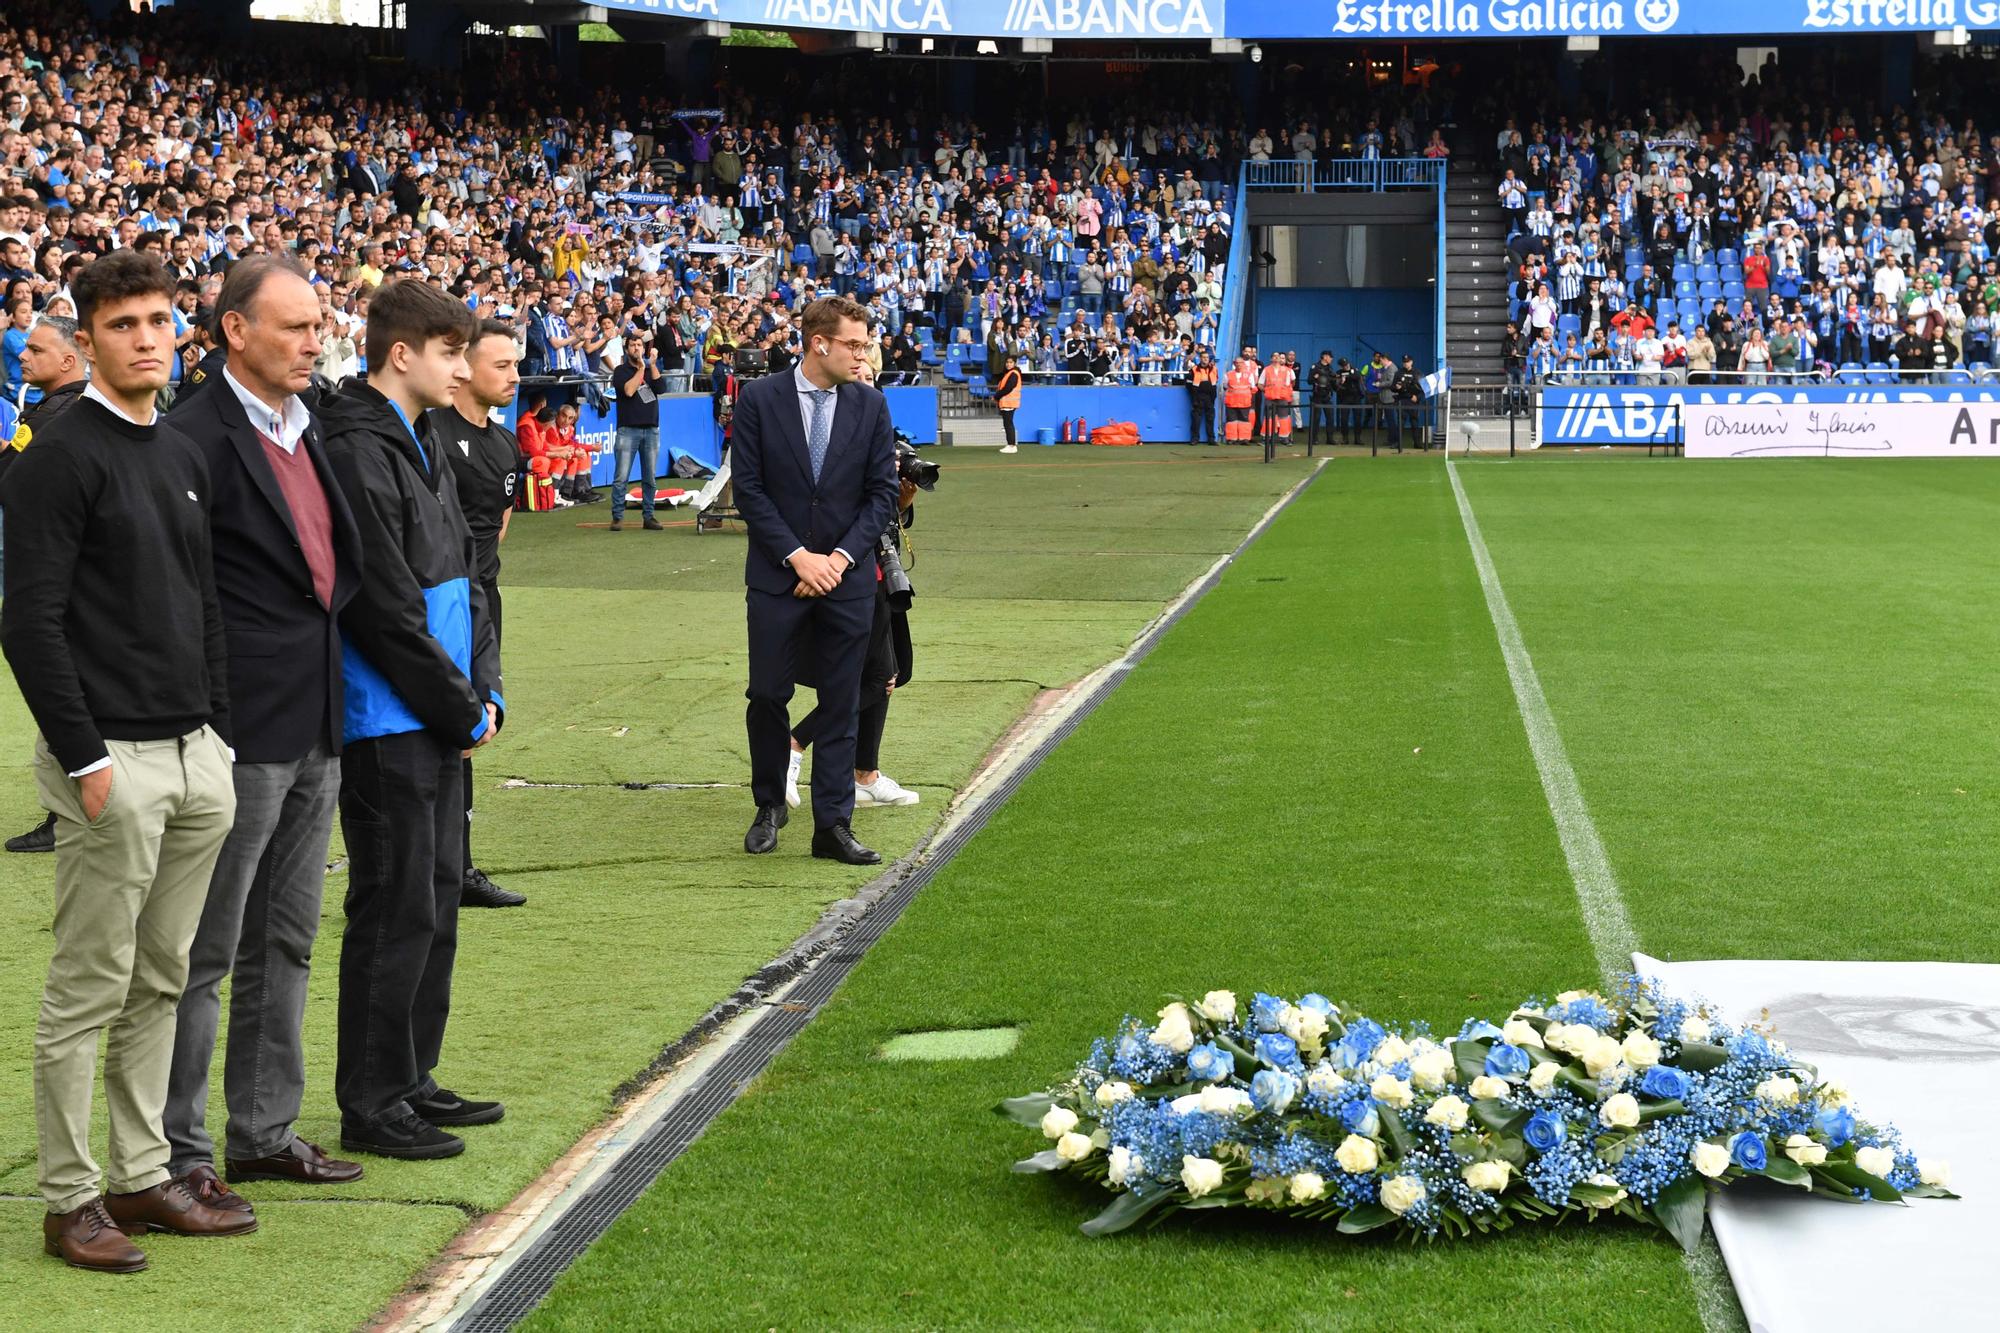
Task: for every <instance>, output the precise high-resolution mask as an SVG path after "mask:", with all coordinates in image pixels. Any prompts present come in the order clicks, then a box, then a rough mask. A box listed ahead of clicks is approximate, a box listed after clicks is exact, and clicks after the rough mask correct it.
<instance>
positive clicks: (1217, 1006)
mask: <svg viewBox="0 0 2000 1333" xmlns="http://www.w3.org/2000/svg"><path fill="white" fill-rule="evenodd" d="M1201 1013H1202V1017H1204V1018H1207V1019H1210V1020H1212V1021H1213V1022H1217V1023H1233V1022H1235V1021H1236V992H1235V991H1233V990H1212V991H1210V992H1209V993H1208V994H1206V995H1204V996H1202V997H1201Z"/></svg>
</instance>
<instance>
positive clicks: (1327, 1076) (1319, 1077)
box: [1306, 1064, 1347, 1093]
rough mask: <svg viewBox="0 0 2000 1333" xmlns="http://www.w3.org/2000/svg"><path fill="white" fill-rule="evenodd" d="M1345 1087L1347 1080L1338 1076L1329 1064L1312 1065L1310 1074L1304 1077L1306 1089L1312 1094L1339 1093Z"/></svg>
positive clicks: (1336, 1071) (1337, 1072)
mask: <svg viewBox="0 0 2000 1333" xmlns="http://www.w3.org/2000/svg"><path fill="white" fill-rule="evenodd" d="M1346 1086H1347V1080H1346V1079H1344V1078H1342V1077H1341V1076H1340V1071H1339V1070H1338V1069H1335V1068H1334V1067H1333V1066H1332V1065H1329V1064H1317V1065H1314V1066H1313V1067H1312V1072H1311V1073H1309V1074H1307V1075H1306V1087H1307V1088H1308V1089H1310V1090H1311V1091H1313V1092H1325V1093H1331V1092H1339V1091H1340V1090H1341V1089H1342V1088H1344V1087H1346Z"/></svg>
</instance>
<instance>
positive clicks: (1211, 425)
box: [1188, 390, 1215, 444]
mask: <svg viewBox="0 0 2000 1333" xmlns="http://www.w3.org/2000/svg"><path fill="white" fill-rule="evenodd" d="M1188 409H1189V410H1188V443H1189V444H1214V443H1215V393H1214V391H1213V390H1210V391H1209V392H1208V393H1191V394H1189V395H1188Z"/></svg>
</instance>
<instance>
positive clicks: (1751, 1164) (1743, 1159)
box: [1729, 1129, 1770, 1171]
mask: <svg viewBox="0 0 2000 1333" xmlns="http://www.w3.org/2000/svg"><path fill="white" fill-rule="evenodd" d="M1729 1160H1730V1161H1732V1162H1734V1163H1736V1165H1738V1166H1740V1167H1742V1168H1743V1169H1744V1170H1745V1171H1762V1170H1763V1169H1764V1166H1765V1163H1766V1162H1768V1161H1769V1160H1770V1159H1769V1158H1768V1157H1767V1156H1766V1155H1765V1152H1764V1137H1763V1135H1761V1134H1756V1133H1753V1132H1751V1131H1750V1130H1747V1129H1746V1130H1744V1131H1743V1132H1742V1133H1741V1134H1738V1135H1737V1136H1736V1137H1735V1138H1733V1139H1731V1140H1730V1141H1729Z"/></svg>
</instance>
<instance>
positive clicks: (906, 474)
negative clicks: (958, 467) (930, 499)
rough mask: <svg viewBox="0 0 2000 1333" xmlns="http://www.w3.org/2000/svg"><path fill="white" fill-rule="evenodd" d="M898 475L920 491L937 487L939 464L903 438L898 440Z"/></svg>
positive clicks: (932, 489)
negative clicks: (929, 459) (905, 442)
mask: <svg viewBox="0 0 2000 1333" xmlns="http://www.w3.org/2000/svg"><path fill="white" fill-rule="evenodd" d="M896 475H897V477H899V478H901V479H902V480H904V481H907V482H909V483H910V484H911V485H912V486H915V487H916V488H917V489H918V490H920V491H934V490H936V489H937V484H938V465H937V464H936V463H932V462H929V461H927V460H926V459H925V458H924V456H923V455H922V454H920V453H918V452H917V451H916V448H915V446H913V445H908V444H904V443H903V442H902V441H901V440H898V441H896Z"/></svg>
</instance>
